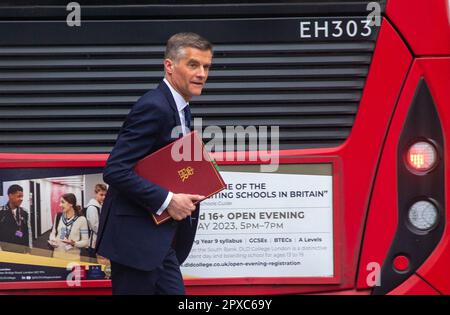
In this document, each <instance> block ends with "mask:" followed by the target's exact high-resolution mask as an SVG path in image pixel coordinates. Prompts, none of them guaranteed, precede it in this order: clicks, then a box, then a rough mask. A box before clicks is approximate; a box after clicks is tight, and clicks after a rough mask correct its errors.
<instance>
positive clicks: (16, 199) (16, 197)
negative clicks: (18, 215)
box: [8, 191, 23, 209]
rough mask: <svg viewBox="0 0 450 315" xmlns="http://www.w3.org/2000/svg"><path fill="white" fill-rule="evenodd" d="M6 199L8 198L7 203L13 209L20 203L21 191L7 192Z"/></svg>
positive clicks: (21, 198) (21, 199)
mask: <svg viewBox="0 0 450 315" xmlns="http://www.w3.org/2000/svg"><path fill="white" fill-rule="evenodd" d="M8 199H9V205H10V206H11V208H13V209H15V208H17V207H19V206H20V205H21V204H22V201H23V192H22V191H16V192H15V193H13V194H8Z"/></svg>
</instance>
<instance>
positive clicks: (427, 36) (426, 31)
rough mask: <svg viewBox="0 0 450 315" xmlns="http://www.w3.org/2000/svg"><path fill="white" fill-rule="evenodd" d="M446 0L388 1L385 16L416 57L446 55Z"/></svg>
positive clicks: (449, 13) (449, 42) (449, 34)
mask: <svg viewBox="0 0 450 315" xmlns="http://www.w3.org/2000/svg"><path fill="white" fill-rule="evenodd" d="M448 6H449V3H448V0H429V1H423V0H394V1H393V0H390V1H388V2H387V6H386V15H387V17H388V18H389V19H390V21H391V22H392V23H393V24H394V25H395V26H396V28H397V29H398V31H399V32H400V33H401V35H402V36H403V37H404V38H405V40H406V41H407V43H408V45H409V46H410V47H411V49H412V51H413V52H414V54H415V55H416V56H426V55H428V56H437V55H450V8H448Z"/></svg>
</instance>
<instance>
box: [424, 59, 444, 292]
mask: <svg viewBox="0 0 450 315" xmlns="http://www.w3.org/2000/svg"><path fill="white" fill-rule="evenodd" d="M418 67H420V70H421V71H422V73H423V74H424V76H425V79H426V80H427V82H428V83H429V87H430V92H431V95H432V96H433V99H434V102H435V103H436V106H437V109H438V113H439V117H440V119H441V124H442V130H443V133H444V139H445V146H444V151H445V186H446V192H447V194H446V198H445V209H446V220H447V224H446V226H445V230H444V235H443V237H442V239H441V241H440V243H439V244H438V246H437V247H436V249H435V250H434V252H433V253H432V254H431V255H430V257H429V258H428V260H426V261H425V262H424V264H423V265H422V266H421V267H420V268H419V270H418V271H417V273H418V274H419V275H420V276H421V277H422V278H424V279H425V280H426V281H427V282H428V283H430V285H432V286H433V287H434V288H436V289H437V290H438V291H440V292H441V293H443V294H450V268H449V266H450V226H449V225H450V201H449V194H448V192H449V187H450V149H449V148H450V138H449V134H450V90H449V74H450V57H448V58H424V59H420V60H419V61H418Z"/></svg>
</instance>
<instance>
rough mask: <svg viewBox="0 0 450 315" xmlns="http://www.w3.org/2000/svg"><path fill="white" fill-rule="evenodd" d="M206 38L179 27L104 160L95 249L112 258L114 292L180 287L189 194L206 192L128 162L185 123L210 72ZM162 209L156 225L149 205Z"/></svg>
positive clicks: (193, 214) (192, 227)
mask: <svg viewBox="0 0 450 315" xmlns="http://www.w3.org/2000/svg"><path fill="white" fill-rule="evenodd" d="M211 60H212V45H211V44H210V43H209V42H208V41H207V40H206V39H204V38H202V37H201V36H199V35H197V34H194V33H178V34H175V35H174V36H172V37H171V38H170V39H169V40H168V42H167V46H166V52H165V60H164V70H165V77H164V80H163V81H162V82H161V83H160V84H159V86H158V88H157V89H155V90H153V91H150V92H148V93H146V94H145V95H144V96H142V97H141V98H140V99H139V100H138V102H137V103H136V104H135V105H134V106H133V108H132V109H131V111H130V113H129V114H128V116H127V118H126V120H125V122H124V124H123V126H122V129H121V130H120V132H119V136H118V138H117V141H116V144H115V146H114V148H113V150H112V151H111V154H110V156H109V158H108V161H107V163H106V166H105V169H104V173H103V178H104V181H105V182H106V183H108V184H109V185H110V187H109V190H108V193H107V195H106V199H105V202H104V204H103V208H102V212H101V216H100V226H99V230H98V237H97V247H96V248H97V252H98V254H99V255H101V256H104V257H107V258H109V259H110V261H111V278H112V286H113V294H184V293H185V289H184V284H183V279H182V276H181V272H180V267H179V266H180V264H182V263H183V261H184V260H185V259H186V258H187V256H188V254H189V251H190V250H191V247H192V243H193V240H194V237H195V232H196V229H197V221H198V220H197V219H198V214H199V211H198V209H197V211H196V207H195V206H194V202H196V201H200V200H202V199H204V198H205V197H204V196H199V195H189V194H176V193H172V192H169V191H167V190H166V189H164V188H162V187H160V186H158V185H156V184H154V183H151V182H149V181H148V180H145V179H144V178H142V177H140V176H138V175H137V174H136V173H135V172H134V171H133V167H134V166H135V165H136V163H137V162H138V161H139V160H141V159H142V158H144V157H145V156H147V155H149V154H151V153H153V152H155V151H156V150H158V149H160V148H162V147H164V146H165V145H167V144H169V143H170V142H172V141H174V140H176V139H174V138H173V137H172V134H173V130H174V128H177V127H178V129H180V127H181V131H182V132H183V134H186V133H187V132H188V131H189V127H190V120H191V118H190V117H191V116H190V109H189V103H188V102H189V101H190V100H191V98H192V97H193V96H196V95H200V94H201V92H202V89H203V86H204V84H205V82H206V79H207V77H208V73H209V68H210V66H211ZM164 210H166V211H168V213H169V214H170V216H171V217H172V218H173V220H171V221H170V222H166V223H163V224H161V225H158V226H157V225H156V224H155V223H154V222H153V220H152V219H151V217H150V215H151V214H152V213H157V214H160V213H161V212H162V211H164Z"/></svg>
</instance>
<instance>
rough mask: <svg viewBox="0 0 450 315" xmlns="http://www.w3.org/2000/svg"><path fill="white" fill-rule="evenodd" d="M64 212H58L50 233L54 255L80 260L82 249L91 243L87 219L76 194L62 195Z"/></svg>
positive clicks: (61, 204) (50, 242)
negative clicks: (82, 213) (78, 203)
mask: <svg viewBox="0 0 450 315" xmlns="http://www.w3.org/2000/svg"><path fill="white" fill-rule="evenodd" d="M60 206H61V209H62V213H58V214H57V215H56V218H55V223H54V224H53V228H52V232H51V233H50V239H49V244H50V245H52V246H53V248H54V251H53V257H54V258H62V259H66V260H71V261H79V260H80V249H81V248H87V247H88V245H89V237H88V225H87V220H86V218H85V217H84V216H82V215H81V207H80V206H78V205H77V199H76V197H75V195H74V194H72V193H68V194H64V195H62V197H61V203H60Z"/></svg>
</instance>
